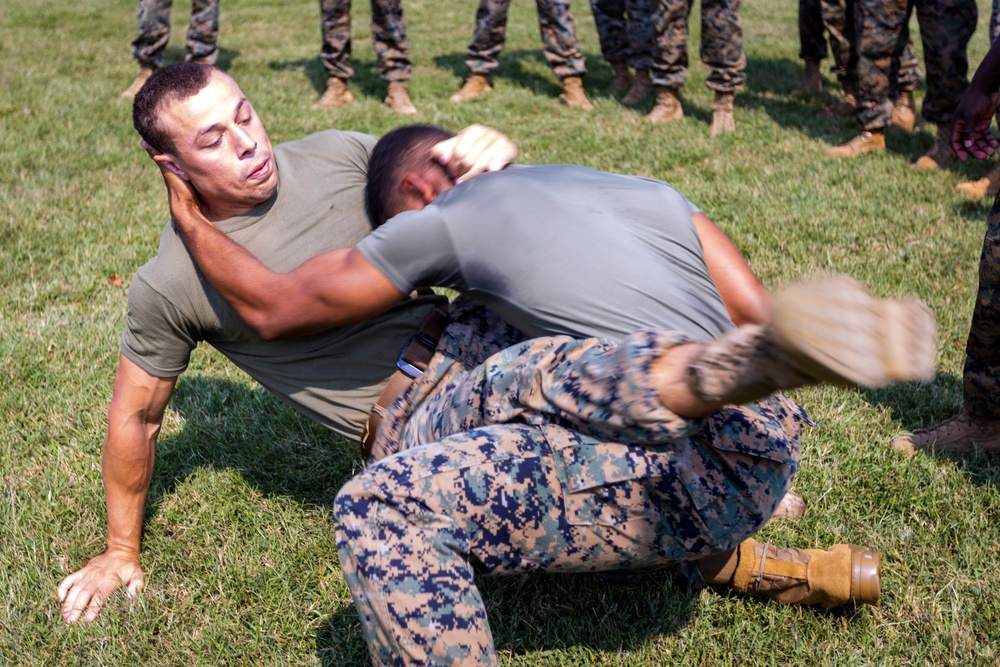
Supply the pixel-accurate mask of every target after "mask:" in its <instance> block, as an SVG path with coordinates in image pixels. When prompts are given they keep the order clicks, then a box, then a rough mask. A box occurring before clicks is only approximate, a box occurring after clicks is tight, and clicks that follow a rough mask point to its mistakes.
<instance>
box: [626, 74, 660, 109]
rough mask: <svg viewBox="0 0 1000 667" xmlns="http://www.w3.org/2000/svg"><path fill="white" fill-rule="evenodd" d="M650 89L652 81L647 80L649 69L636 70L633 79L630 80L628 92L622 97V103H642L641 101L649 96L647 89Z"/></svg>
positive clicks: (631, 104) (630, 104) (632, 104)
mask: <svg viewBox="0 0 1000 667" xmlns="http://www.w3.org/2000/svg"><path fill="white" fill-rule="evenodd" d="M652 89H653V82H652V81H650V80H649V70H648V69H640V70H636V73H635V79H634V80H633V81H632V87H631V88H629V89H628V92H627V93H625V95H624V96H623V97H622V104H626V105H628V106H634V105H636V104H642V102H643V101H644V100H645V99H646V98H647V97H648V96H649V91H651V90H652Z"/></svg>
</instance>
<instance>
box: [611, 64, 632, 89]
mask: <svg viewBox="0 0 1000 667" xmlns="http://www.w3.org/2000/svg"><path fill="white" fill-rule="evenodd" d="M611 69H612V70H614V72H615V76H614V78H613V79H611V85H609V86H608V90H611V91H613V92H616V93H620V92H622V91H623V90H628V89H629V86H631V85H632V73H631V72H630V71H629V69H628V65H627V64H625V63H624V62H615V63H611Z"/></svg>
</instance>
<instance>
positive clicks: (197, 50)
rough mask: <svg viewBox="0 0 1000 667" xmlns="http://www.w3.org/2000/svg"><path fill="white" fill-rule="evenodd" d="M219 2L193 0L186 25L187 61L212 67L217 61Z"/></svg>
mask: <svg viewBox="0 0 1000 667" xmlns="http://www.w3.org/2000/svg"><path fill="white" fill-rule="evenodd" d="M218 40H219V0H193V2H192V3H191V22H190V23H189V24H188V32H187V39H186V40H185V46H186V47H187V60H191V61H194V62H197V63H208V64H210V65H214V64H215V62H216V61H217V60H218V59H219V47H218V46H216V42H218Z"/></svg>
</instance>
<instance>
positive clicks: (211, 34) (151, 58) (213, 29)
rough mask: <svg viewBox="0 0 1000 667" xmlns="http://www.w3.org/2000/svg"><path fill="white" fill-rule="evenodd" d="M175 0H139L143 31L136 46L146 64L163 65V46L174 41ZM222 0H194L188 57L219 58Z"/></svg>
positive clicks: (138, 13) (138, 12)
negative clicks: (218, 42) (217, 42)
mask: <svg viewBox="0 0 1000 667" xmlns="http://www.w3.org/2000/svg"><path fill="white" fill-rule="evenodd" d="M172 3H173V0H139V4H138V6H137V7H136V16H137V17H138V19H139V35H138V36H137V37H136V38H135V40H133V42H132V48H133V53H134V56H135V59H136V61H137V62H138V63H139V64H140V65H142V66H144V67H154V68H155V67H160V66H161V65H162V64H163V50H164V49H166V48H167V42H169V41H170V6H171V4H172ZM218 38H219V0H192V3H191V23H190V24H189V26H188V32H187V39H186V40H185V42H184V44H185V47H186V49H187V59H188V60H191V59H192V58H196V59H198V60H204V61H206V62H215V59H216V58H217V57H218V55H219V49H218V47H217V46H216V45H215V43H216V41H217V40H218Z"/></svg>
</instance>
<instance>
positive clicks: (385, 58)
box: [319, 0, 413, 81]
mask: <svg viewBox="0 0 1000 667" xmlns="http://www.w3.org/2000/svg"><path fill="white" fill-rule="evenodd" d="M319 13H320V26H321V29H322V32H323V48H322V50H321V51H320V58H321V59H322V60H323V67H325V68H326V74H327V77H333V78H336V79H341V80H343V81H347V80H348V79H352V78H353V77H354V67H353V66H352V65H351V0H319ZM372 44H373V45H374V46H375V55H376V56H377V57H378V75H379V77H381V78H382V80H383V81H406V80H408V79H409V78H410V76H411V75H412V74H413V65H412V64H411V63H410V43H409V41H408V40H407V37H406V22H405V21H404V20H403V0H372Z"/></svg>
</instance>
